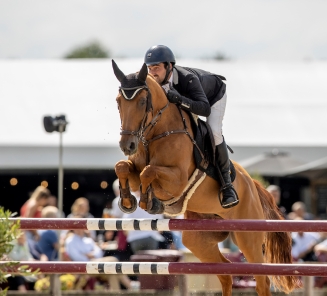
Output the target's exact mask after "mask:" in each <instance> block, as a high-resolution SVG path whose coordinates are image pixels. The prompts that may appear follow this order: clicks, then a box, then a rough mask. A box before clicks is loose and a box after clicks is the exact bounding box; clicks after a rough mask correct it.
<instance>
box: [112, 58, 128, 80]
mask: <svg viewBox="0 0 327 296" xmlns="http://www.w3.org/2000/svg"><path fill="white" fill-rule="evenodd" d="M112 68H113V69H114V73H115V75H116V77H117V79H118V80H119V82H122V81H123V79H124V78H125V74H124V73H123V72H122V71H121V70H120V69H119V68H118V66H117V64H116V62H115V61H114V60H112Z"/></svg>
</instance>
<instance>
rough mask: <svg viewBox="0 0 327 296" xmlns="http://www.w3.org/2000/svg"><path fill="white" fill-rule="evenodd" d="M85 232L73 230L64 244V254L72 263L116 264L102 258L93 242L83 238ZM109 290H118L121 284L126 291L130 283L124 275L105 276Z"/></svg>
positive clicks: (111, 259)
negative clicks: (95, 262)
mask: <svg viewBox="0 0 327 296" xmlns="http://www.w3.org/2000/svg"><path fill="white" fill-rule="evenodd" d="M85 232H86V231H85V230H78V229H76V230H74V231H73V234H72V235H70V236H68V237H67V239H66V242H65V249H66V253H67V255H68V256H69V258H70V259H71V260H72V261H82V262H85V261H101V262H103V261H109V262H117V261H118V260H117V259H116V258H115V257H103V251H102V250H101V249H100V248H99V247H98V246H97V244H96V243H95V242H94V240H93V239H92V238H90V237H86V236H85ZM107 279H108V280H109V284H110V290H120V284H119V282H121V283H122V284H123V285H124V286H125V287H126V288H127V289H130V287H131V281H130V280H129V278H128V277H127V276H126V275H124V274H120V275H109V276H107Z"/></svg>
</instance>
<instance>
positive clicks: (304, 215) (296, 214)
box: [288, 201, 314, 220]
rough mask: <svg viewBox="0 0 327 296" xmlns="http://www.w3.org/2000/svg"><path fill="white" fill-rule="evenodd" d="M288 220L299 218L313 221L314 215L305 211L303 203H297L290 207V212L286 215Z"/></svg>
mask: <svg viewBox="0 0 327 296" xmlns="http://www.w3.org/2000/svg"><path fill="white" fill-rule="evenodd" d="M288 218H289V219H291V220H294V219H297V218H300V219H303V220H313V219H314V215H312V214H311V213H308V212H307V211H306V207H305V204H304V202H302V201H297V202H295V203H294V204H293V205H292V212H290V213H289V214H288Z"/></svg>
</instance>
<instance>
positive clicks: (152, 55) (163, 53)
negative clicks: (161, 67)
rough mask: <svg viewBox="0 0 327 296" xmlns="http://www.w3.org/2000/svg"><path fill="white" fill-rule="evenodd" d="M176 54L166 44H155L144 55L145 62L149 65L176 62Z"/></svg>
mask: <svg viewBox="0 0 327 296" xmlns="http://www.w3.org/2000/svg"><path fill="white" fill-rule="evenodd" d="M175 62H176V61H175V56H174V54H173V52H172V51H171V50H170V48H168V47H167V46H165V45H154V46H152V47H151V48H149V49H148V51H147V52H146V54H145V57H144V63H146V65H147V66H150V65H155V64H159V63H172V64H173V65H174V64H175Z"/></svg>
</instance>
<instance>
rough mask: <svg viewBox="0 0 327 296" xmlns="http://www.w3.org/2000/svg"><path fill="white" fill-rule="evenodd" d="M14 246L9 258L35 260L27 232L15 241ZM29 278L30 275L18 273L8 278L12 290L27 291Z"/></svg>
mask: <svg viewBox="0 0 327 296" xmlns="http://www.w3.org/2000/svg"><path fill="white" fill-rule="evenodd" d="M13 244H14V247H13V249H12V251H11V252H10V253H9V254H8V259H9V260H13V261H33V260H34V259H33V256H32V254H31V253H30V251H29V248H28V244H27V240H26V236H25V232H22V233H21V235H20V236H19V237H18V238H17V240H15V241H14V242H13ZM27 279H30V277H24V276H20V275H16V276H14V277H9V278H8V285H9V289H10V290H18V291H26V290H27V289H26V284H27V283H28V281H27Z"/></svg>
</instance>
